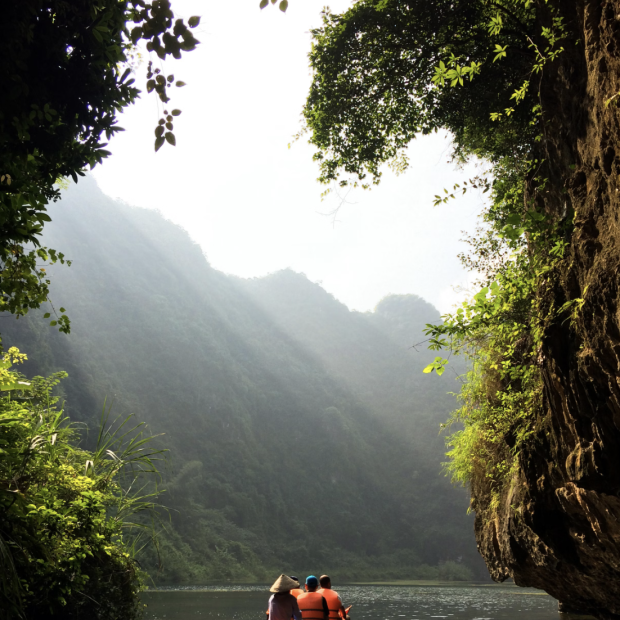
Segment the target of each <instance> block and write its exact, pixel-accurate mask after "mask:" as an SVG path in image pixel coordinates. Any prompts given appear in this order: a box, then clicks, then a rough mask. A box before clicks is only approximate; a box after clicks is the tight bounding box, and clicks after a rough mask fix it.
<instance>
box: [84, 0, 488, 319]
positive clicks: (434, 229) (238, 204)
mask: <svg viewBox="0 0 620 620" xmlns="http://www.w3.org/2000/svg"><path fill="white" fill-rule="evenodd" d="M350 4H351V3H350V1H349V0H332V2H331V3H330V7H331V8H332V10H333V11H335V12H339V11H342V10H344V9H346V8H347V7H348V6H350ZM172 5H173V10H174V11H175V13H176V14H177V15H178V16H182V17H185V18H188V17H190V16H191V15H201V16H202V22H201V24H200V26H199V27H198V28H197V29H196V31H195V32H196V36H197V38H198V39H199V40H200V41H201V45H200V46H199V47H198V49H196V50H195V51H194V52H191V53H189V54H187V55H185V56H184V57H183V59H182V60H181V61H171V62H169V63H167V64H166V65H165V69H164V70H165V73H166V74H168V73H170V72H173V73H174V74H175V79H181V80H183V81H185V82H186V83H187V86H186V87H184V88H182V89H176V90H173V91H172V96H173V99H172V102H171V104H170V109H172V108H177V107H178V108H180V109H181V110H182V111H183V114H182V115H181V116H180V117H178V118H177V119H176V120H175V134H176V137H177V146H176V148H173V147H170V146H169V145H165V146H164V147H163V148H162V149H161V150H160V151H159V153H157V154H155V153H154V151H153V141H154V135H153V130H154V127H155V125H156V123H157V119H158V118H159V115H158V106H157V101H156V97H154V96H152V95H146V94H145V95H143V98H142V100H141V101H140V102H139V103H138V104H137V105H136V106H134V107H133V108H132V109H130V110H129V111H127V112H126V113H125V114H124V115H123V116H122V117H121V122H120V125H121V126H123V127H124V128H125V129H126V131H125V132H123V133H121V134H119V135H118V136H117V137H116V138H114V139H113V140H112V142H111V143H110V146H109V147H108V148H109V150H111V151H112V152H113V155H112V156H111V157H110V158H108V160H106V161H105V162H104V165H103V166H100V167H98V168H96V169H95V177H96V179H97V181H98V183H99V185H100V187H101V188H102V189H103V191H104V192H105V193H107V194H108V195H110V196H113V197H119V198H121V199H123V200H124V201H125V202H127V203H129V204H132V205H136V206H142V207H148V208H153V209H158V210H159V211H161V213H162V214H163V215H164V216H165V217H166V218H168V219H170V220H172V221H174V222H176V223H178V224H180V225H181V226H183V227H184V228H185V229H186V230H187V231H188V232H189V233H190V235H191V236H192V238H193V239H195V240H196V241H197V242H198V243H200V244H201V246H202V247H203V248H204V251H205V254H206V255H207V257H208V259H209V261H210V263H211V264H212V265H213V266H214V267H215V268H216V269H219V270H221V271H224V272H227V273H231V274H235V275H239V276H242V277H255V276H262V275H265V274H267V273H271V272H273V271H277V270H279V269H283V268H286V267H290V268H292V269H294V270H296V271H300V272H303V273H305V274H306V275H307V276H308V277H309V278H310V279H311V280H313V281H315V282H320V283H321V284H322V286H323V287H324V288H325V289H326V290H328V291H329V292H330V293H332V294H333V295H334V296H335V297H336V298H338V299H339V300H341V301H342V302H344V303H345V304H346V305H347V306H349V308H351V309H356V310H368V309H372V308H373V307H374V306H375V305H376V304H377V302H378V301H379V300H380V299H381V298H383V297H384V296H385V295H387V294H390V293H399V294H402V293H415V294H418V295H421V296H422V297H424V298H425V299H427V300H428V301H430V302H431V303H433V304H435V305H436V306H437V307H438V308H439V309H440V310H441V311H447V310H449V309H450V307H451V306H452V305H453V303H454V302H455V301H456V299H457V295H456V293H455V292H454V291H453V287H454V286H455V285H459V284H463V283H465V282H466V281H467V274H466V273H465V272H464V271H463V269H462V268H461V266H460V264H459V261H458V259H457V256H456V255H457V253H458V252H459V251H461V250H463V249H464V244H462V243H460V242H459V240H460V239H461V238H462V236H463V235H462V231H463V230H468V231H472V230H473V229H474V227H475V224H476V219H475V215H476V213H477V212H479V211H480V208H481V205H482V203H481V199H480V197H479V196H476V195H467V196H465V197H464V198H459V199H458V200H457V201H452V202H451V203H450V204H449V205H443V206H440V207H433V206H432V200H433V196H434V195H435V194H439V193H440V192H442V190H443V188H444V187H452V185H453V184H454V183H455V182H458V181H462V180H463V179H466V178H468V176H471V174H469V175H468V174H467V171H457V170H455V168H454V166H453V165H452V164H449V163H447V159H448V155H449V140H448V139H447V137H446V136H441V135H433V136H428V137H424V138H420V139H418V140H416V141H415V142H414V144H413V145H412V146H411V148H410V152H409V156H410V159H411V168H410V170H409V171H408V172H407V173H405V174H403V175H401V176H399V177H396V176H395V175H393V174H392V173H391V172H389V171H386V173H385V175H384V180H383V181H382V184H381V185H380V186H379V187H378V188H375V189H373V190H372V191H364V190H361V189H359V190H354V191H352V192H351V193H349V194H348V196H347V201H346V203H345V204H344V205H343V206H342V207H341V208H340V210H339V211H338V214H337V219H336V221H334V218H333V217H330V216H327V215H324V214H325V213H328V212H330V211H331V210H333V208H334V207H335V206H336V204H337V202H336V198H332V199H329V200H327V201H325V202H322V201H321V197H320V194H321V192H322V191H323V190H324V189H325V188H324V187H322V186H320V185H319V184H318V183H317V182H316V177H317V172H318V171H317V167H316V165H315V164H314V162H313V161H312V152H313V151H312V149H311V148H310V146H309V145H308V144H307V143H306V142H305V141H303V140H302V141H299V142H297V143H295V144H293V145H292V147H291V148H290V149H289V148H288V144H289V142H291V138H292V136H293V135H294V134H296V133H297V132H298V131H299V128H300V112H301V109H302V106H303V103H304V100H305V97H306V93H307V89H308V85H309V82H310V74H309V69H308V60H307V53H308V51H309V49H310V34H309V30H310V28H312V27H315V26H318V25H319V24H320V10H321V8H322V7H323V5H324V2H323V1H319V0H291V1H290V4H289V8H288V11H287V13H286V14H283V13H282V12H280V11H279V10H278V9H277V8H276V7H275V6H269V7H267V8H266V9H265V10H263V11H261V10H259V8H258V0H235V2H234V3H233V2H225V1H224V0H173V2H172ZM233 5H234V9H233V8H232V6H233ZM155 60H157V59H156V58H155ZM145 64H146V62H145V63H144V65H145ZM144 65H143V66H142V68H141V69H140V70H139V72H138V75H137V79H136V81H137V82H138V83H139V85H140V86H142V85H143V84H144V81H145V80H144V76H143V73H144Z"/></svg>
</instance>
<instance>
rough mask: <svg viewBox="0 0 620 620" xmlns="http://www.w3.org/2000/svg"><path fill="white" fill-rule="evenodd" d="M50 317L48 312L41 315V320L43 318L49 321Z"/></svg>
mask: <svg viewBox="0 0 620 620" xmlns="http://www.w3.org/2000/svg"><path fill="white" fill-rule="evenodd" d="M50 316H51V315H50V313H49V312H46V313H45V314H44V315H43V318H44V319H49V318H50Z"/></svg>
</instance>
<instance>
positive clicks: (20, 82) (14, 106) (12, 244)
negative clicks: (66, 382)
mask: <svg viewBox="0 0 620 620" xmlns="http://www.w3.org/2000/svg"><path fill="white" fill-rule="evenodd" d="M199 21H200V20H199V18H197V17H192V18H190V19H189V20H188V24H185V23H184V22H183V20H181V19H177V20H174V14H173V13H172V10H171V9H170V3H169V2H168V0H154V1H153V2H145V0H122V1H120V2H114V3H107V2H102V1H100V0H86V1H83V2H77V3H76V2H66V1H65V0H52V1H51V2H50V1H44V0H23V1H20V2H11V3H9V4H8V5H7V6H6V7H4V8H3V15H2V24H1V25H0V79H1V81H2V84H4V85H5V86H4V87H3V88H2V91H1V92H0V310H2V311H8V312H11V313H13V314H17V315H23V314H26V312H28V310H29V309H33V308H38V307H40V305H41V304H42V303H43V302H45V301H46V300H47V299H48V294H49V284H50V281H49V279H48V275H47V272H46V269H45V267H43V266H42V265H41V261H44V264H45V263H46V262H49V263H51V264H54V263H56V262H61V263H64V260H65V259H64V255H63V254H62V253H60V252H55V251H54V250H49V249H47V248H44V247H40V235H41V234H42V232H43V227H44V226H45V225H46V223H48V222H49V221H50V216H49V214H48V212H47V206H46V205H47V204H48V203H49V201H50V200H57V199H58V197H59V185H58V184H57V183H58V182H59V180H60V179H63V178H65V177H67V178H69V177H70V178H72V179H73V180H74V181H76V182H77V179H78V176H83V175H84V169H85V167H86V166H89V167H90V168H91V169H92V168H93V167H94V166H95V165H96V164H97V163H101V162H102V161H103V159H104V158H105V157H107V156H108V155H109V154H110V153H109V151H106V150H105V148H104V147H105V146H106V145H107V142H105V141H104V140H109V139H110V138H111V137H112V136H113V135H114V134H115V133H116V132H118V131H121V128H120V127H118V125H117V115H118V114H119V113H120V112H121V111H122V110H123V109H124V108H126V107H127V106H129V105H131V104H132V103H133V102H134V101H135V100H136V98H137V97H138V96H139V95H140V90H139V89H138V88H136V87H135V85H134V80H133V79H132V78H131V72H132V68H133V65H132V63H133V55H134V53H135V47H134V46H135V45H136V44H137V43H138V41H146V47H147V49H148V50H151V51H153V52H154V53H156V54H157V56H158V57H159V58H160V59H165V58H166V57H167V56H168V55H172V56H173V57H174V58H180V57H181V52H183V51H185V52H187V51H191V50H193V49H194V48H195V47H196V44H197V43H198V41H197V40H196V39H195V38H194V36H193V34H192V32H191V30H190V28H194V27H195V26H197V25H198V23H199ZM173 84H176V86H183V85H184V83H183V82H181V81H178V80H177V81H176V82H175V81H174V76H173V75H169V76H164V75H163V74H162V73H161V69H152V68H151V64H150V63H149V71H148V82H147V84H146V90H147V91H148V92H151V91H155V92H156V93H157V95H158V97H159V99H160V100H161V101H162V102H163V103H164V105H165V104H166V103H168V102H169V97H168V89H169V88H170V87H172V85H173ZM178 114H180V111H179V110H173V111H172V112H170V113H168V111H167V110H164V116H163V117H162V118H161V119H160V121H159V124H158V126H157V128H156V129H155V134H156V141H155V148H156V150H157V149H158V148H160V147H161V146H162V144H164V142H166V141H167V142H169V143H170V144H173V145H174V144H175V141H176V140H175V137H174V133H173V117H174V116H177V115H178ZM104 136H105V138H104ZM52 312H53V313H54V314H55V316H56V318H54V319H53V320H52V325H54V326H56V325H57V326H58V327H59V329H60V331H63V332H68V331H69V319H68V317H67V315H66V314H65V311H64V308H60V309H59V312H60V314H58V313H57V312H56V311H55V310H54V309H52Z"/></svg>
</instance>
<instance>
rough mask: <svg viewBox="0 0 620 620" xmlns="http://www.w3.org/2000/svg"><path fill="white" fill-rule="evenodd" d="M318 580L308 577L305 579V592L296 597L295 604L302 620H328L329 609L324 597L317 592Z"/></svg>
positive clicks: (311, 576)
mask: <svg viewBox="0 0 620 620" xmlns="http://www.w3.org/2000/svg"><path fill="white" fill-rule="evenodd" d="M318 587H319V580H318V579H317V578H316V577H314V576H313V575H310V577H308V578H307V579H306V592H302V594H300V595H299V596H298V597H297V604H298V605H299V609H300V611H301V617H302V618H303V620H328V618H329V608H328V606H327V601H326V600H325V597H324V596H323V595H322V594H321V593H320V592H317V589H318Z"/></svg>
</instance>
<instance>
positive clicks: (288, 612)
mask: <svg viewBox="0 0 620 620" xmlns="http://www.w3.org/2000/svg"><path fill="white" fill-rule="evenodd" d="M291 618H294V619H295V620H299V619H301V618H303V616H302V614H301V611H300V609H299V605H298V604H297V599H296V598H295V597H294V596H293V595H292V594H291V593H290V592H277V593H275V594H272V595H271V598H270V599H269V620H291Z"/></svg>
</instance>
